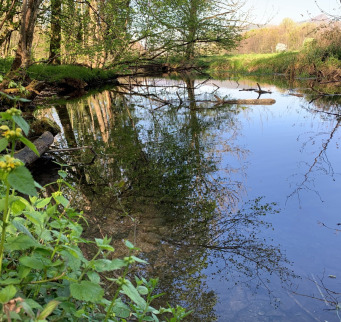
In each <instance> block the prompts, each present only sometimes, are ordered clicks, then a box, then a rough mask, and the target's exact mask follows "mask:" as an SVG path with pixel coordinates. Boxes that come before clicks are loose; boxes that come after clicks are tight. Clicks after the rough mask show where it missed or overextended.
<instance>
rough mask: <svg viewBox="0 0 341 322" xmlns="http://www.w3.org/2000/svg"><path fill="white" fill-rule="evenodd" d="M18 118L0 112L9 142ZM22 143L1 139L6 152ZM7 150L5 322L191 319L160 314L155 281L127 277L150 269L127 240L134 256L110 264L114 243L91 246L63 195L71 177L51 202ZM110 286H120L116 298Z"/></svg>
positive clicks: (170, 311)
mask: <svg viewBox="0 0 341 322" xmlns="http://www.w3.org/2000/svg"><path fill="white" fill-rule="evenodd" d="M19 115H20V111H19V110H16V109H10V110H8V111H7V112H4V113H2V114H1V119H2V121H6V122H9V123H11V126H12V130H10V129H9V127H8V126H7V125H6V126H2V127H1V129H2V130H3V131H4V132H3V133H2V135H3V136H6V135H7V136H8V135H9V134H11V132H10V131H14V133H17V132H18V131H17V130H16V128H15V126H16V124H18V123H20V124H21V125H23V127H25V126H26V125H25V123H24V122H22V121H21V120H20V121H19V122H18V118H17V117H16V116H19ZM19 132H20V131H19ZM8 133H9V134H8ZM20 139H21V136H13V135H11V136H9V139H8V140H7V141H2V148H3V149H7V147H5V143H9V144H11V145H14V144H15V142H16V140H20ZM21 141H22V140H21ZM22 142H23V143H28V142H27V141H25V140H24V141H22ZM6 146H7V144H6ZM28 146H29V147H31V146H30V144H28ZM9 151H10V154H9V155H6V156H5V157H3V159H2V161H0V177H1V181H2V184H3V185H4V187H5V189H3V190H1V191H0V210H1V211H2V214H3V216H2V221H1V226H2V231H1V241H0V273H1V275H0V319H1V320H6V319H7V320H10V319H15V320H22V321H45V320H51V321H54V320H63V321H79V320H89V321H126V320H125V319H127V318H130V317H133V316H134V317H135V318H136V319H137V320H138V321H159V318H162V319H165V320H167V321H180V320H182V319H183V318H184V317H185V316H187V315H188V314H189V312H186V311H185V310H184V309H183V308H180V307H176V308H171V307H169V308H159V309H158V310H157V309H155V308H153V307H152V306H151V304H152V301H153V300H154V299H155V298H157V297H159V296H160V295H157V294H156V295H155V294H154V290H155V288H156V285H157V280H156V279H151V280H150V281H147V280H145V279H139V278H137V277H136V279H135V283H136V285H134V284H133V283H132V282H131V281H130V280H129V279H128V278H127V276H128V273H129V267H130V266H131V265H134V264H135V263H145V261H144V260H142V259H139V258H138V257H136V256H134V253H136V252H137V251H138V249H137V248H136V247H135V246H134V245H133V244H131V243H130V242H129V241H125V244H126V246H127V249H128V250H127V251H128V253H129V254H128V256H127V257H125V258H124V259H111V258H112V255H113V252H114V248H113V247H112V246H111V245H110V242H111V239H109V238H107V237H104V238H103V239H95V242H91V241H89V240H86V239H84V238H83V237H82V236H81V235H82V231H83V229H82V226H81V224H80V222H81V221H82V220H83V219H84V218H83V216H82V214H81V213H79V212H78V211H76V210H75V209H73V208H71V207H70V203H69V201H68V200H67V199H66V198H65V197H64V196H63V193H62V188H63V186H64V185H67V182H66V181H65V180H64V178H65V177H66V172H65V171H60V174H61V176H62V179H59V180H58V182H57V183H56V186H57V187H58V189H57V191H55V192H54V193H53V194H52V196H49V197H43V196H42V195H41V196H38V194H37V191H36V188H35V186H36V184H35V182H34V179H33V178H32V176H31V174H30V172H29V171H28V170H27V169H26V168H25V167H24V166H23V165H22V163H20V162H19V161H17V160H16V159H14V158H13V153H14V149H13V148H10V150H9ZM16 191H19V192H21V193H24V194H27V195H29V196H30V197H29V199H25V198H23V197H21V196H17V195H16ZM45 193H46V192H45ZM85 244H91V245H92V246H93V249H94V250H95V255H94V256H93V257H92V258H90V259H88V258H86V257H85V256H84V254H83V252H82V247H83V246H84V245H85ZM114 270H115V271H117V273H116V274H115V276H120V277H116V278H112V277H110V276H109V275H108V276H105V275H104V273H105V274H109V273H110V272H112V271H114ZM99 273H101V275H100V274H99ZM108 282H113V283H110V285H109V284H108ZM109 286H110V287H112V286H114V288H113V292H112V291H110V290H109ZM107 297H108V298H109V299H107ZM13 305H14V306H13ZM13 307H14V308H13Z"/></svg>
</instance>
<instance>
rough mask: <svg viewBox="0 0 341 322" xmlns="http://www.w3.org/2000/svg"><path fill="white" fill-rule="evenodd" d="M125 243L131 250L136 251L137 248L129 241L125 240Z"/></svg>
mask: <svg viewBox="0 0 341 322" xmlns="http://www.w3.org/2000/svg"><path fill="white" fill-rule="evenodd" d="M124 243H125V245H126V246H127V247H128V248H129V249H135V246H134V245H133V244H132V243H131V242H130V241H129V240H125V241H124Z"/></svg>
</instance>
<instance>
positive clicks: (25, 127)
mask: <svg viewBox="0 0 341 322" xmlns="http://www.w3.org/2000/svg"><path fill="white" fill-rule="evenodd" d="M12 119H13V121H14V122H15V123H16V124H17V125H18V126H19V127H20V128H21V129H22V130H23V132H24V133H25V134H26V135H28V131H29V130H30V126H29V125H28V123H27V122H26V121H25V120H24V119H23V118H22V117H21V116H20V115H13V116H12Z"/></svg>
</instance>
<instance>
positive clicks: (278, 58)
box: [197, 52, 298, 74]
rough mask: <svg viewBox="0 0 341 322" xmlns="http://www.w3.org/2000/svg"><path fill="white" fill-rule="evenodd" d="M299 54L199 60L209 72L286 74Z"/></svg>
mask: <svg viewBox="0 0 341 322" xmlns="http://www.w3.org/2000/svg"><path fill="white" fill-rule="evenodd" d="M297 55H298V52H285V53H276V54H245V55H223V56H206V57H200V58H199V59H198V60H197V64H198V66H199V67H203V68H205V69H208V70H209V71H215V72H217V71H230V72H235V73H246V74H273V73H285V72H287V70H288V69H289V68H290V66H291V65H292V64H293V63H294V62H295V60H296V57H297Z"/></svg>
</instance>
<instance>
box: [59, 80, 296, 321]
mask: <svg viewBox="0 0 341 322" xmlns="http://www.w3.org/2000/svg"><path fill="white" fill-rule="evenodd" d="M141 82H145V80H138V81H137V82H136V83H138V84H139V85H140V86H139V87H138V88H137V90H136V91H137V93H138V94H137V95H135V96H131V95H126V94H125V93H126V92H127V89H126V87H123V88H118V89H114V90H111V91H106V92H103V93H101V94H96V95H92V96H91V97H89V98H87V99H85V100H82V101H79V102H77V103H74V104H67V105H66V108H65V106H64V107H56V111H57V113H58V114H59V119H60V122H61V124H62V126H63V129H64V140H65V141H66V142H67V146H71V145H72V146H74V142H76V145H77V146H84V145H87V146H92V147H93V148H94V149H95V150H96V152H97V154H98V158H97V159H96V161H95V163H94V164H93V165H90V166H87V167H73V168H72V169H70V174H73V176H74V177H73V179H74V181H75V183H76V184H77V185H78V189H79V193H78V196H77V200H75V201H74V204H75V206H77V207H78V208H81V209H84V211H85V214H86V217H87V220H88V221H89V223H90V225H89V227H87V228H86V233H87V234H88V235H94V236H104V235H108V236H109V237H112V238H113V240H114V244H115V246H116V254H117V256H119V255H121V254H125V252H126V250H125V249H124V248H123V247H122V246H121V242H120V240H121V239H122V238H125V239H129V240H130V241H132V242H133V243H134V244H135V245H137V246H138V247H140V248H141V250H142V256H143V257H144V258H145V259H146V260H147V261H148V262H149V263H150V265H148V266H147V267H145V268H143V269H142V270H140V271H139V272H138V274H146V275H148V276H154V277H155V276H159V277H160V284H159V291H161V292H166V293H167V294H168V297H164V298H161V299H160V301H164V302H169V303H171V304H178V303H182V304H183V305H185V306H187V307H189V308H191V309H193V310H194V313H193V316H192V317H191V321H214V320H215V319H216V316H215V314H214V306H215V305H216V303H217V300H218V298H217V295H216V294H215V292H214V290H210V289H209V288H208V286H207V285H206V278H207V276H206V275H205V272H207V271H206V268H207V267H212V266H213V265H214V264H215V263H217V265H218V267H217V269H216V273H217V274H220V275H222V276H223V277H224V278H226V279H230V280H233V281H234V282H235V283H239V282H246V281H249V282H250V280H254V279H256V280H257V282H258V283H260V284H262V285H264V286H266V285H267V278H268V277H269V274H273V273H274V274H277V275H278V276H279V277H280V278H281V279H283V280H287V279H288V278H289V277H290V275H291V272H290V270H289V269H288V268H287V267H288V262H287V260H286V258H285V256H284V255H283V254H282V253H281V251H280V248H279V247H278V246H276V245H272V243H271V242H272V241H271V240H269V239H267V238H266V235H267V234H266V232H265V231H266V229H268V228H271V226H270V224H268V223H267V222H266V221H265V220H264V217H265V215H268V214H274V213H276V212H277V209H276V207H275V206H274V205H273V204H267V203H265V202H263V201H262V198H258V199H256V200H253V201H249V202H248V203H246V204H245V205H244V206H242V203H243V202H242V200H243V197H244V192H243V184H242V182H243V179H244V171H243V166H242V162H241V161H242V160H243V159H245V157H246V156H247V154H248V151H247V150H245V149H243V148H242V147H239V146H238V145H237V144H236V138H237V137H238V135H239V134H240V133H239V129H238V127H239V124H238V122H237V120H236V118H235V115H236V114H238V113H239V111H240V109H239V107H236V108H233V109H229V108H225V109H223V110H219V111H217V110H214V109H202V110H200V112H199V111H198V109H197V107H198V106H197V103H196V98H195V93H194V89H195V88H196V87H195V84H194V81H193V80H191V79H190V78H189V77H185V78H184V80H183V82H181V81H170V83H169V84H168V86H170V87H169V88H171V89H172V90H171V91H169V92H168V94H167V93H166V92H165V91H164V90H162V88H161V90H157V92H151V91H152V89H154V90H156V89H157V88H156V87H155V88H154V87H153V86H150V85H151V84H152V83H153V81H147V83H146V84H148V86H147V87H146V88H145V90H146V91H145V92H143V86H141ZM172 85H174V88H173V87H172ZM167 95H168V96H169V97H167ZM205 95H207V94H205ZM212 95H213V94H212ZM159 96H162V97H161V98H160V99H159V100H157V99H156V97H159ZM176 97H177V98H178V99H179V100H178V103H177V108H174V107H167V106H164V102H165V101H174V98H176ZM204 104H205V103H204ZM141 106H143V107H141ZM160 106H163V107H162V109H159V108H158V107H160ZM205 106H206V107H207V104H206V105H205ZM65 111H67V112H68V115H67V116H68V117H65V116H63V114H62V112H63V113H65ZM70 127H71V128H72V132H73V133H71V132H70V131H69V129H70ZM65 141H64V142H65ZM60 142H61V145H62V144H63V140H61V141H60ZM64 144H65V143H64ZM75 158H76V155H75V154H72V155H70V156H68V157H66V158H64V161H65V162H72V163H74V162H75V160H74V159H75ZM79 158H80V159H78V161H80V160H83V161H84V159H86V158H89V156H87V155H86V153H84V152H83V153H81V154H80V155H79ZM222 263H223V265H222Z"/></svg>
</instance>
